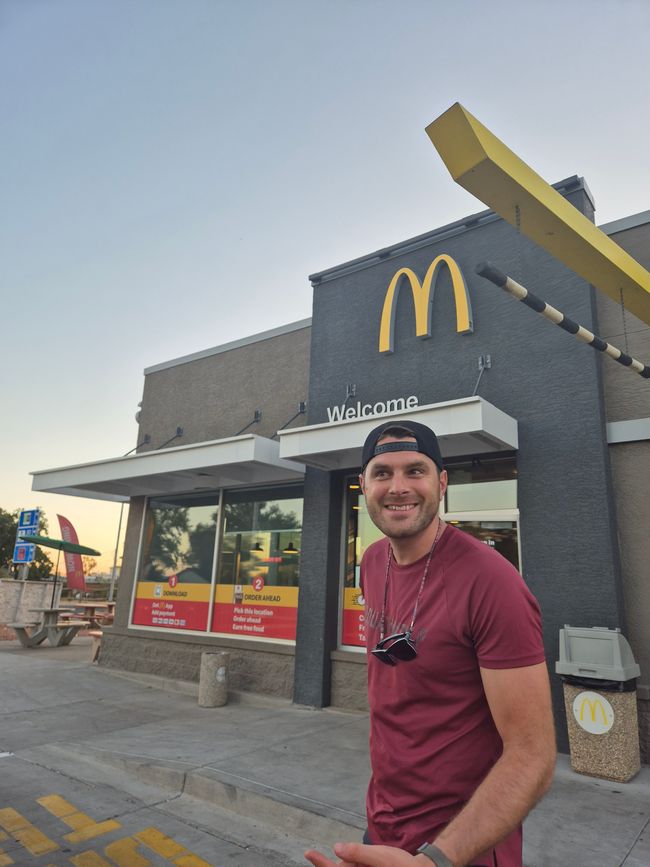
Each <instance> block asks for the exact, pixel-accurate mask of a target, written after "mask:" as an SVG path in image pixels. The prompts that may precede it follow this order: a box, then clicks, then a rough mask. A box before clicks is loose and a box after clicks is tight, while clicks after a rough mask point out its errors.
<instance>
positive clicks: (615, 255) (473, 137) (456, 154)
mask: <svg viewBox="0 0 650 867" xmlns="http://www.w3.org/2000/svg"><path fill="white" fill-rule="evenodd" d="M427 134H428V136H429V138H430V139H431V141H432V142H433V144H434V146H435V147H436V149H437V151H438V153H439V154H440V156H441V157H442V160H443V162H444V164H445V165H446V166H447V168H448V169H449V172H450V173H451V176H452V178H453V179H454V180H455V181H456V182H457V183H459V184H460V185H461V187H464V188H465V189H466V190H468V191H469V192H470V193H472V194H473V195H475V196H476V197H477V198H479V199H480V200H481V201H482V202H485V204H486V205H487V206H488V207H489V208H492V210H494V211H496V213H497V214H499V215H500V216H501V217H503V218H504V220H507V221H508V222H509V223H512V224H513V225H518V226H519V228H520V230H521V232H522V233H523V234H524V235H526V236H527V237H528V238H531V239H532V240H533V241H536V242H537V243H538V244H539V245H540V246H541V247H543V248H544V249H545V250H548V252H549V253H551V254H552V255H553V256H555V257H556V259H559V260H560V261H561V262H564V264H565V265H567V266H568V267H569V268H571V270H573V271H575V272H576V274H579V275H580V276H581V277H584V278H585V280H588V281H589V282H590V283H593V285H594V286H597V287H598V288H599V289H602V291H603V292H605V293H606V294H607V295H609V297H610V298H612V299H613V300H614V301H616V302H620V300H621V289H622V290H623V300H624V303H625V307H626V308H627V309H628V310H630V311H631V312H632V313H635V314H636V315H637V316H638V317H639V318H640V319H642V320H643V321H644V322H646V323H647V324H650V273H648V271H646V269H645V268H644V267H643V266H642V265H640V264H639V263H638V262H637V261H636V259H634V258H633V257H632V256H630V255H629V253H626V252H625V250H623V249H621V247H619V246H618V244H616V243H615V242H614V241H612V239H611V238H609V237H608V236H607V235H606V234H605V233H604V232H602V231H601V230H600V229H598V228H597V227H596V226H594V224H593V223H592V222H591V221H590V220H588V219H587V218H586V217H585V216H584V215H583V214H581V213H580V211H578V210H577V209H576V208H574V207H573V205H571V204H570V203H569V202H568V201H567V200H566V199H565V198H564V197H563V196H561V195H560V193H558V192H557V190H554V189H553V187H552V186H550V184H547V183H546V181H545V180H544V179H543V178H541V177H540V176H539V175H538V174H537V173H536V172H534V171H533V170H532V169H531V168H530V166H527V165H526V163H525V162H523V160H520V159H519V157H518V156H517V155H516V154H515V153H513V152H512V151H511V150H510V149H509V148H507V147H506V146H505V145H504V144H503V142H502V141H499V139H498V138H497V137H496V136H495V135H493V134H492V133H491V132H490V130H489V129H487V127H485V126H483V124H482V123H481V122H480V121H478V120H477V119H476V118H475V117H473V115H471V114H470V113H469V112H468V111H467V109H465V108H463V106H462V105H460V104H459V103H455V104H454V105H452V107H451V108H450V109H448V110H447V111H446V112H445V113H444V114H442V115H440V117H439V118H437V119H436V120H434V121H433V123H431V124H429V126H428V127H427ZM517 208H518V209H519V214H517Z"/></svg>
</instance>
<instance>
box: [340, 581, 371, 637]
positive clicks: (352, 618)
mask: <svg viewBox="0 0 650 867" xmlns="http://www.w3.org/2000/svg"><path fill="white" fill-rule="evenodd" d="M365 612H366V607H365V603H364V599H363V596H362V595H361V589H360V588H359V587H346V588H345V591H344V594H343V630H342V635H341V643H342V644H349V645H352V646H353V647H365V646H366V615H365Z"/></svg>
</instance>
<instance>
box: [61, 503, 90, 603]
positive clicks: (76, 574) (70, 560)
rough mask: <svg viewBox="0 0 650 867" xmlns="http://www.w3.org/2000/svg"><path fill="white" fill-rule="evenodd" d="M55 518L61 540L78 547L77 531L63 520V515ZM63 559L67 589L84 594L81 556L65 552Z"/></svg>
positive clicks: (84, 585) (84, 586) (68, 522)
mask: <svg viewBox="0 0 650 867" xmlns="http://www.w3.org/2000/svg"><path fill="white" fill-rule="evenodd" d="M57 518H58V519H59V527H60V528H61V538H62V539H63V540H64V541H66V542H73V543H74V544H75V545H78V544H79V539H78V537H77V531H76V530H75V528H74V527H73V526H72V524H71V523H70V521H68V519H67V518H64V517H63V515H57ZM63 558H64V560H65V574H66V580H67V583H68V587H69V588H70V589H71V590H81V591H82V592H84V591H85V590H86V582H85V580H84V567H83V562H82V560H81V555H80V554H69V553H68V552H66V553H64V555H63Z"/></svg>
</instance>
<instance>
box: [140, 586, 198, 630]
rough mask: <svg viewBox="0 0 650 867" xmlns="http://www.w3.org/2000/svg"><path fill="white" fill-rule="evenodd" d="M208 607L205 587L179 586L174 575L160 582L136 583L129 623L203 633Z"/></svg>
mask: <svg viewBox="0 0 650 867" xmlns="http://www.w3.org/2000/svg"><path fill="white" fill-rule="evenodd" d="M209 607H210V585H209V584H189V583H188V584H183V583H182V582H179V580H178V576H177V575H170V576H169V579H168V580H167V581H164V582H160V581H139V582H138V589H137V591H136V599H135V605H134V608H133V619H132V620H131V623H132V624H133V625H134V626H159V627H163V628H166V629H194V630H200V631H205V630H206V628H207V625H208V610H209Z"/></svg>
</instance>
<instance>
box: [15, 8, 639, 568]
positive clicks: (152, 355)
mask: <svg viewBox="0 0 650 867" xmlns="http://www.w3.org/2000/svg"><path fill="white" fill-rule="evenodd" d="M649 37H650V4H648V3H647V2H646V0H620V2H618V3H611V2H605V0H588V2H582V0H565V2H557V0H547V2H529V3H521V2H504V0H491V2H490V3H484V2H479V0H476V2H470V0H457V2H454V3H442V2H435V0H428V2H425V0H402V2H400V3H395V2H383V0H327V2H325V0H312V2H309V0H263V2H262V0H243V2H235V0H228V2H225V0H0V82H1V84H0V114H1V118H2V160H0V189H2V191H3V196H2V198H3V204H4V207H3V208H2V211H1V213H0V262H1V263H2V264H1V266H0V297H1V298H2V304H3V314H4V315H3V317H2V324H3V328H2V346H3V349H4V360H5V363H4V364H3V365H2V369H1V372H0V390H1V394H2V398H3V401H2V405H3V406H4V407H5V413H4V414H3V416H4V419H3V424H2V425H1V426H0V449H1V452H0V453H1V454H2V456H3V457H2V465H1V476H0V479H1V485H0V506H2V507H3V508H8V509H11V508H15V507H18V506H23V507H26V508H30V507H34V506H36V505H41V506H42V507H43V508H44V509H45V510H46V513H47V515H48V517H49V519H50V529H51V530H52V531H53V533H54V531H58V527H57V526H56V517H55V516H56V513H57V512H61V513H62V514H64V515H66V516H67V517H69V518H70V519H71V520H72V521H73V523H74V524H75V525H76V526H77V529H78V531H79V535H80V538H81V541H82V542H85V543H86V544H89V545H93V546H95V547H97V548H99V549H100V550H102V551H106V552H107V554H109V555H112V546H113V545H114V537H115V532H116V530H117V511H118V507H116V506H114V505H112V504H111V505H106V504H101V503H97V502H95V501H89V500H78V499H76V498H67V497H66V498H63V497H59V496H55V495H47V494H46V495H38V496H35V495H34V494H33V493H32V492H31V490H30V487H31V479H30V477H29V475H28V473H29V471H30V470H35V469H45V468H49V467H56V466H64V465H68V464H74V463H80V462H83V461H92V460H95V459H99V458H105V457H112V456H114V455H118V454H122V453H124V452H126V451H128V450H129V449H130V448H132V447H133V446H134V445H135V437H136V432H137V428H136V424H135V420H134V415H135V412H136V410H137V403H138V401H139V400H140V397H141V391H142V384H143V378H142V371H143V368H144V367H146V366H148V365H151V364H155V363H157V362H160V361H164V360H166V359H169V358H174V357H177V356H179V355H183V354H186V353H190V352H195V351H197V350H200V349H203V348H206V347H209V346H215V345H218V344H220V343H224V342H227V341H230V340H233V339H236V338H239V337H243V336H246V335H249V334H254V333H256V332H259V331H263V330H265V329H267V328H272V327H275V326H277V325H282V324H284V323H286V322H291V321H294V320H297V319H301V318H304V317H306V316H309V315H310V313H311V287H310V284H309V282H308V280H307V275H308V274H309V273H312V272H314V271H318V270H321V269H323V268H327V267H330V266H332V265H335V264H338V263H340V262H342V261H345V260H347V259H351V258H354V257H356V256H359V255H362V254H364V253H367V252H370V251H371V250H374V249H376V248H379V247H382V246H385V245H387V244H390V243H393V242H395V241H399V240H402V239H404V238H408V237H410V236H413V235H417V234H421V233H422V232H425V231H428V230H430V229H433V228H435V227H436V226H439V225H443V224H444V223H448V222H450V221H452V220H455V219H458V218H460V217H463V216H465V215H467V214H469V213H473V212H475V211H479V210H482V209H483V207H484V206H483V204H482V203H481V202H478V201H477V200H476V199H474V198H473V197H472V196H470V195H469V194H468V193H466V192H465V191H464V190H462V189H461V188H460V187H458V186H457V185H455V184H454V183H453V181H452V180H451V178H450V177H449V175H448V174H447V171H446V169H445V168H444V166H443V165H442V163H441V161H440V159H439V157H438V156H437V154H436V152H435V150H434V149H433V147H432V146H431V144H430V142H429V140H428V138H427V137H426V135H425V133H424V127H425V126H426V125H427V124H428V123H429V122H430V121H431V120H433V119H434V118H435V117H436V116H438V115H439V114H440V113H441V112H442V111H444V110H445V109H446V108H448V107H449V106H450V105H451V104H452V103H453V102H455V101H457V100H458V101H460V102H462V103H463V104H464V105H465V106H466V107H467V108H468V109H469V110H470V111H471V112H472V113H473V114H475V115H476V116H477V117H478V118H479V119H480V120H481V121H482V122H483V123H485V124H486V125H487V126H488V127H489V128H490V129H491V130H492V131H493V132H495V133H496V134H497V135H498V136H499V137H500V138H501V139H503V140H504V141H505V142H506V143H507V144H508V145H509V146H510V147H511V148H512V149H513V150H515V152H517V153H518V154H519V155H520V156H521V157H522V158H523V159H524V160H526V161H527V162H528V163H529V164H530V165H532V166H533V168H535V169H536V170H537V171H538V172H539V173H540V174H541V175H542V176H543V177H545V178H546V179H547V180H548V181H551V182H553V181H556V180H560V179H561V178H564V177H567V176H569V175H572V174H579V175H583V176H584V177H585V178H586V179H587V182H588V184H589V186H590V188H591V190H592V191H593V193H594V195H595V198H596V205H597V222H600V223H603V222H607V221H609V220H613V219H616V218H618V217H622V216H626V215H628V214H633V213H637V212H639V211H644V210H647V209H648V208H650V191H649V188H648V169H647V142H648V140H649V129H648V125H649V120H648V118H649V117H650V111H649V110H648V108H649V99H648V97H649V94H648V89H649V87H650V76H649V75H648V64H647V46H648V44H649ZM172 433H173V431H171V432H170V436H171V434H172ZM110 560H111V556H107V557H105V558H104V559H103V560H102V565H103V566H106V565H108V564H109V561H110Z"/></svg>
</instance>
